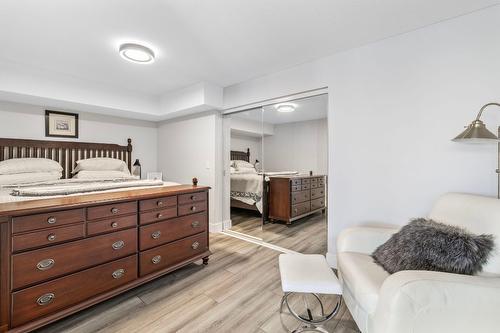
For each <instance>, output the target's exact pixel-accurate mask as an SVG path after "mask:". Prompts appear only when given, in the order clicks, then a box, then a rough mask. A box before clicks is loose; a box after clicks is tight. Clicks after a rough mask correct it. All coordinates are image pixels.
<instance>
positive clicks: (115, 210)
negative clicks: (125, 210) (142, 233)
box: [111, 207, 120, 214]
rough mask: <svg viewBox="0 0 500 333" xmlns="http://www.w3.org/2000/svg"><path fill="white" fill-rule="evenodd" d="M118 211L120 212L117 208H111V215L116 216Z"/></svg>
mask: <svg viewBox="0 0 500 333" xmlns="http://www.w3.org/2000/svg"><path fill="white" fill-rule="evenodd" d="M119 211H120V210H119V209H118V208H116V207H113V208H111V213H112V214H118V212H119Z"/></svg>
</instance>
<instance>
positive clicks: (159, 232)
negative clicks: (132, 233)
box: [139, 212, 207, 251]
mask: <svg viewBox="0 0 500 333" xmlns="http://www.w3.org/2000/svg"><path fill="white" fill-rule="evenodd" d="M205 230H207V212H203V213H198V214H192V215H187V216H183V217H178V218H175V219H171V220H168V221H163V222H159V223H154V224H149V225H147V226H142V227H141V228H140V232H139V244H140V249H141V251H143V250H147V249H150V248H152V247H155V246H158V245H162V244H165V243H169V242H172V241H175V240H178V239H181V238H184V237H187V236H191V235H194V234H197V233H200V232H203V231H205Z"/></svg>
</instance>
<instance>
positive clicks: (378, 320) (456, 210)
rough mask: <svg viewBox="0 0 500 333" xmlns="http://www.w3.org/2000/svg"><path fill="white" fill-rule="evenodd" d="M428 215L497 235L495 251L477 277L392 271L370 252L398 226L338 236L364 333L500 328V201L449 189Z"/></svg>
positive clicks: (342, 267) (342, 270) (342, 271)
mask: <svg viewBox="0 0 500 333" xmlns="http://www.w3.org/2000/svg"><path fill="white" fill-rule="evenodd" d="M428 217H429V218H432V219H434V220H435V221H438V222H443V223H447V224H452V225H458V226H462V227H465V228H466V229H467V230H469V231H470V232H473V233H476V234H481V233H486V234H493V235H494V236H495V244H496V251H495V253H494V254H493V255H492V256H491V257H490V260H489V262H488V264H487V265H486V266H485V267H484V269H483V272H482V273H480V274H478V275H476V276H467V275H458V274H449V273H441V272H428V271H401V272H398V273H395V274H392V275H390V274H389V273H387V272H386V271H384V270H383V269H382V268H381V267H380V266H378V265H377V264H375V263H374V262H373V260H372V258H371V256H370V254H371V253H372V252H373V251H374V250H375V249H376V248H377V247H378V246H379V245H380V244H382V243H384V242H385V241H386V240H387V239H389V237H390V236H391V235H392V234H393V233H395V232H397V231H398V228H396V227H395V228H375V227H356V228H350V229H347V230H344V231H343V232H342V233H341V234H340V235H339V238H338V241H337V258H338V270H339V277H340V281H341V283H342V285H343V296H344V300H345V303H346V304H347V306H348V308H349V310H351V313H352V315H353V317H354V320H355V321H356V323H357V324H358V326H359V328H360V329H361V331H362V332H363V333H410V332H411V333H445V332H453V333H462V332H463V333H466V332H467V333H470V332H500V200H498V199H496V198H490V197H483V196H477V195H468V194H458V193H449V194H445V195H443V196H442V197H441V198H440V199H439V200H437V202H436V203H435V205H434V207H433V209H432V211H431V212H430V214H429V216H428Z"/></svg>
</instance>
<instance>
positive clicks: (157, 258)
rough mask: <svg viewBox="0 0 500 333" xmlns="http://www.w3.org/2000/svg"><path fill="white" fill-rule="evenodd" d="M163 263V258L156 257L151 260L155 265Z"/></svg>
mask: <svg viewBox="0 0 500 333" xmlns="http://www.w3.org/2000/svg"><path fill="white" fill-rule="evenodd" d="M160 261H161V256H154V257H153V259H151V262H152V263H153V264H155V265H157V264H159V263H160Z"/></svg>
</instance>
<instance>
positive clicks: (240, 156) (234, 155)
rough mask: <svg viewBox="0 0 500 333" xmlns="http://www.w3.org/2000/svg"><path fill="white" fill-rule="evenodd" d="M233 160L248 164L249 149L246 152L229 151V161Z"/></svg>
mask: <svg viewBox="0 0 500 333" xmlns="http://www.w3.org/2000/svg"><path fill="white" fill-rule="evenodd" d="M226 151H227V150H226ZM233 160H239V161H247V162H250V148H247V151H236V150H231V161H233Z"/></svg>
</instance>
